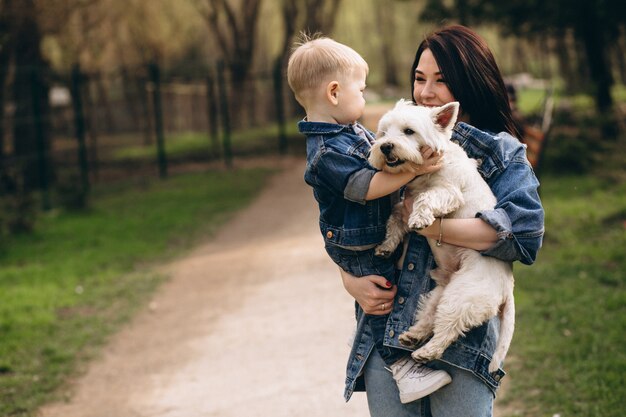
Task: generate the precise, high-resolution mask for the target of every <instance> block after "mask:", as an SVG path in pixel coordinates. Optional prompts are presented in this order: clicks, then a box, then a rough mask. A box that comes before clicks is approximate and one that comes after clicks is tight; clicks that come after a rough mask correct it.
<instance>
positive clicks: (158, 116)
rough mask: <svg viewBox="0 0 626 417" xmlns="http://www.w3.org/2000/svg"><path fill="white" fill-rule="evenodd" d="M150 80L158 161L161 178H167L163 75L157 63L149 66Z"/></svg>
mask: <svg viewBox="0 0 626 417" xmlns="http://www.w3.org/2000/svg"><path fill="white" fill-rule="evenodd" d="M149 68H150V80H151V81H152V89H153V90H152V103H153V108H154V130H155V132H156V138H157V159H158V162H159V177H161V178H166V177H167V158H166V155H165V137H164V134H163V108H162V107H161V75H160V73H159V67H158V65H157V64H156V62H152V63H150V65H149Z"/></svg>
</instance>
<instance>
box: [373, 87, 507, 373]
mask: <svg viewBox="0 0 626 417" xmlns="http://www.w3.org/2000/svg"><path fill="white" fill-rule="evenodd" d="M458 112H459V103H456V102H454V103H449V104H446V105H444V106H442V107H434V108H429V107H423V106H416V105H414V104H413V103H411V102H408V101H404V100H400V101H399V102H398V103H397V104H396V106H395V108H394V109H392V110H391V111H389V112H388V113H386V114H385V115H384V116H383V117H382V118H381V120H380V123H379V125H378V133H377V139H376V142H375V143H374V145H373V147H372V150H371V154H370V158H369V161H370V164H371V165H372V166H374V167H375V168H377V169H382V170H384V171H388V172H391V173H395V172H401V171H403V170H407V169H409V168H408V165H409V164H411V163H412V164H417V165H420V164H422V163H423V157H422V155H421V153H420V148H421V147H422V146H429V147H430V148H432V149H433V150H434V151H438V152H443V158H442V161H443V165H442V168H441V169H440V170H439V171H437V172H435V173H433V174H426V175H421V176H418V177H416V178H415V179H414V180H412V181H411V182H410V183H409V184H407V188H408V189H409V190H410V191H411V194H412V195H413V196H414V198H415V201H414V203H413V211H412V213H411V215H410V217H409V222H408V225H407V224H406V223H404V222H403V220H402V215H401V213H402V203H399V204H398V205H397V206H396V207H394V210H393V213H392V215H391V217H390V218H389V222H388V224H387V235H386V238H385V241H384V242H383V243H381V245H379V246H378V247H377V248H376V251H377V252H376V253H377V255H379V256H388V255H389V254H391V253H392V252H393V251H394V250H395V249H396V247H397V246H398V245H399V244H400V242H401V241H402V240H403V238H404V236H405V234H406V233H408V231H409V230H410V229H421V228H424V227H426V226H429V225H431V224H433V223H434V222H435V221H437V222H440V221H441V222H443V224H441V225H440V226H441V227H443V228H444V229H445V221H444V220H443V218H444V217H445V218H473V217H474V216H475V215H476V213H477V212H478V211H481V210H490V209H493V208H494V206H495V204H496V198H495V197H494V195H493V193H492V192H491V189H490V188H489V186H488V185H487V183H486V182H485V181H484V180H483V178H482V177H481V176H480V174H479V172H478V170H477V169H476V167H477V163H476V161H475V160H473V159H470V158H469V157H468V156H467V154H466V153H465V151H464V150H463V148H461V147H460V146H459V145H457V144H456V143H454V142H452V141H450V138H451V135H452V128H453V127H454V123H455V122H456V118H457V115H458ZM438 218H439V220H438ZM444 235H445V231H444ZM428 243H429V244H430V247H431V249H432V252H433V255H434V257H435V260H436V262H437V269H435V270H433V271H431V276H432V278H433V279H434V280H435V281H436V282H437V287H435V289H433V290H432V291H431V292H430V293H428V294H426V295H425V296H423V297H422V299H420V305H419V307H418V311H417V313H416V316H415V324H414V325H413V326H412V327H411V328H410V329H409V330H408V331H407V332H405V333H403V334H402V335H401V336H400V342H401V343H403V344H404V345H407V346H416V345H417V342H419V341H425V340H426V339H428V338H429V337H430V336H431V335H432V336H433V337H432V338H431V339H430V341H429V342H428V343H426V344H425V345H424V346H422V347H421V348H420V349H418V350H416V351H415V352H413V354H412V356H413V358H414V359H415V360H417V361H422V362H426V361H429V360H432V359H437V358H440V357H441V355H442V354H443V352H444V351H445V349H446V348H447V347H448V346H449V345H450V344H451V343H452V342H454V341H455V340H456V339H457V338H458V337H460V336H462V335H463V334H465V332H467V331H468V330H470V329H471V328H473V327H476V326H479V325H480V324H482V323H484V322H485V321H487V320H488V319H490V318H491V317H494V316H496V315H498V314H499V316H500V332H499V336H498V343H497V346H496V350H495V352H494V355H493V359H492V361H491V363H490V365H489V371H490V372H494V371H496V370H497V369H498V367H499V366H500V363H501V362H502V361H503V360H504V357H505V356H506V353H507V351H508V349H509V345H510V343H511V339H512V337H513V329H514V326H515V305H514V301H513V271H512V266H511V264H510V263H508V262H504V261H501V260H498V259H496V258H493V257H489V256H482V255H481V254H480V253H478V252H477V251H475V250H472V249H466V248H461V247H458V246H453V245H449V244H445V243H441V242H440V240H435V239H428Z"/></svg>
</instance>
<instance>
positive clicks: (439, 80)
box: [437, 78, 446, 84]
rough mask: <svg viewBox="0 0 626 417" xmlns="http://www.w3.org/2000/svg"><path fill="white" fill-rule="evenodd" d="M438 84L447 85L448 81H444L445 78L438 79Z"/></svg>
mask: <svg viewBox="0 0 626 417" xmlns="http://www.w3.org/2000/svg"><path fill="white" fill-rule="evenodd" d="M437 82H438V83H443V84H446V80H444V79H443V78H440V79H438V80H437Z"/></svg>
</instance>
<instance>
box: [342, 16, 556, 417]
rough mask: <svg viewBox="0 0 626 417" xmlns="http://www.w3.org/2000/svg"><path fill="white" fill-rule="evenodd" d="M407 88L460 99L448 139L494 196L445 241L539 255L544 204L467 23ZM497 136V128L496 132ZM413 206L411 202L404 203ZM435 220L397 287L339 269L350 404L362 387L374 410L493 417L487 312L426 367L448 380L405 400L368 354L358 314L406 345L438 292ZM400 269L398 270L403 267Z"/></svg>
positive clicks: (515, 256)
mask: <svg viewBox="0 0 626 417" xmlns="http://www.w3.org/2000/svg"><path fill="white" fill-rule="evenodd" d="M411 85H412V89H411V93H412V97H413V100H414V101H415V103H416V104H418V105H424V106H440V105H443V104H445V103H449V102H451V101H458V102H459V103H460V105H461V114H460V118H459V122H458V123H457V125H456V126H455V129H454V133H453V137H452V139H453V140H454V141H456V142H457V143H459V144H460V145H461V146H462V147H463V148H464V149H465V151H466V152H467V153H468V155H469V156H470V157H472V158H475V159H477V160H479V161H480V166H479V171H480V173H481V174H482V176H483V177H484V178H485V180H486V181H487V183H488V184H489V186H490V188H491V189H492V191H493V192H494V194H495V195H496V198H497V199H498V203H497V205H496V208H495V209H494V210H490V211H485V212H482V213H478V214H477V216H476V218H473V219H447V220H446V223H445V231H444V233H443V241H444V242H447V243H450V244H454V245H458V246H463V247H467V248H472V249H475V250H478V251H480V252H481V253H482V254H483V255H485V256H493V257H496V258H498V259H502V260H505V261H511V262H512V261H521V262H522V263H524V264H527V265H530V264H532V263H533V262H534V261H535V258H536V255H537V251H538V250H539V248H540V247H541V242H542V238H543V217H544V214H543V208H542V206H541V202H540V200H539V195H538V193H537V188H538V186H539V183H538V181H537V179H536V177H535V175H534V173H533V171H532V169H531V167H530V165H529V164H528V161H527V159H526V155H525V149H524V147H523V145H522V144H521V143H520V142H519V141H518V140H517V139H515V138H514V137H513V136H512V134H514V133H515V127H514V126H515V125H514V123H513V119H512V116H511V109H510V107H509V104H508V98H507V92H506V88H505V85H504V82H503V80H502V75H501V74H500V71H499V69H498V66H497V64H496V62H495V59H494V57H493V55H492V53H491V51H490V50H489V48H488V46H487V44H486V43H485V42H484V40H482V38H480V37H479V36H478V35H477V34H476V33H475V32H473V31H471V30H470V29H468V28H466V27H463V26H451V27H447V28H444V29H441V30H439V31H436V32H434V33H433V34H431V35H430V36H428V37H427V38H426V39H425V40H424V41H423V42H422V43H421V44H420V46H419V48H418V49H417V53H416V55H415V61H414V63H413V67H412V68H411ZM498 132H499V133H498ZM407 206H410V203H409V204H407ZM439 232H440V231H439V224H438V222H436V223H435V224H434V225H432V226H430V227H427V228H425V229H423V230H421V231H419V234H417V233H411V234H410V236H409V239H408V244H407V245H406V249H405V253H404V256H403V258H402V260H401V264H400V262H399V265H398V268H399V271H398V279H397V285H396V286H393V288H392V289H391V290H383V289H382V288H385V284H386V280H385V279H384V278H382V277H379V276H368V277H366V279H363V278H360V279H356V278H354V277H353V276H351V275H349V274H347V273H346V272H344V271H342V272H341V275H342V279H343V283H344V287H345V288H346V290H347V291H348V292H349V293H350V294H351V295H352V296H353V297H354V298H355V300H356V302H357V322H358V324H357V332H356V335H355V340H354V344H353V347H352V352H351V354H350V358H349V361H348V368H347V378H346V393H345V396H346V400H348V399H349V398H350V396H351V395H352V392H353V391H355V390H363V389H365V390H366V392H367V399H368V404H369V407H370V413H371V415H372V416H393V417H399V416H431V415H432V416H434V417H448V416H450V417H452V416H472V417H488V416H491V415H492V408H493V399H494V397H495V392H496V389H497V387H498V385H499V382H500V379H501V378H502V376H503V375H504V371H502V370H501V369H500V370H498V371H497V372H495V373H493V374H490V373H489V372H488V369H487V368H488V365H489V362H490V360H491V355H492V353H493V350H494V348H495V344H496V338H497V334H498V325H499V323H498V319H497V318H493V319H491V320H490V321H488V322H487V323H485V324H483V325H482V326H480V327H478V328H475V329H472V330H471V331H469V332H468V333H467V335H466V336H465V337H463V338H461V339H459V340H458V341H457V342H455V343H454V344H452V345H451V346H450V347H449V348H448V349H447V350H446V352H445V353H444V355H443V357H442V358H441V360H437V361H433V362H431V363H429V364H428V366H429V367H433V368H436V369H442V370H445V371H447V372H448V373H449V374H450V375H451V376H452V383H450V384H449V385H447V386H445V387H443V388H441V389H439V390H438V391H436V392H434V393H433V394H431V395H430V396H429V397H426V398H424V399H422V400H418V401H414V402H412V403H409V404H401V403H400V401H399V397H398V392H397V390H396V387H395V384H394V382H393V379H392V376H391V373H390V372H389V371H388V370H386V369H385V367H384V363H383V362H382V360H381V359H380V357H379V355H378V354H377V352H376V351H375V350H374V351H373V350H372V341H371V337H370V332H369V329H368V328H367V326H366V325H365V324H364V322H363V320H362V318H363V315H364V314H363V313H366V314H389V320H388V321H387V326H386V336H385V344H386V346H387V347H389V348H390V349H404V348H403V346H402V345H401V344H400V343H399V342H398V336H399V335H400V334H402V333H403V332H404V331H406V330H407V329H408V328H409V327H410V325H411V324H412V320H413V317H414V313H415V310H416V307H417V303H418V300H419V297H420V296H421V295H422V294H424V293H426V292H428V291H430V290H431V289H432V288H434V285H435V284H434V282H433V281H432V280H431V279H430V277H429V275H428V273H429V271H430V270H431V269H433V268H434V261H433V257H432V254H431V252H430V249H429V247H428V243H427V242H426V239H425V237H431V238H438V237H439ZM400 268H401V269H400Z"/></svg>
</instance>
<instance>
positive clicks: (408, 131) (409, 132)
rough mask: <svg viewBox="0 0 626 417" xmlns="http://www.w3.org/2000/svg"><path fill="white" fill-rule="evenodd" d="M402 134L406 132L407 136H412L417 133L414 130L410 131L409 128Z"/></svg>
mask: <svg viewBox="0 0 626 417" xmlns="http://www.w3.org/2000/svg"><path fill="white" fill-rule="evenodd" d="M402 132H404V134H405V135H407V136H410V135H412V134H413V133H415V131H414V130H413V129H409V128H408V127H407V128H406V129H404V130H403V131H402Z"/></svg>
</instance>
